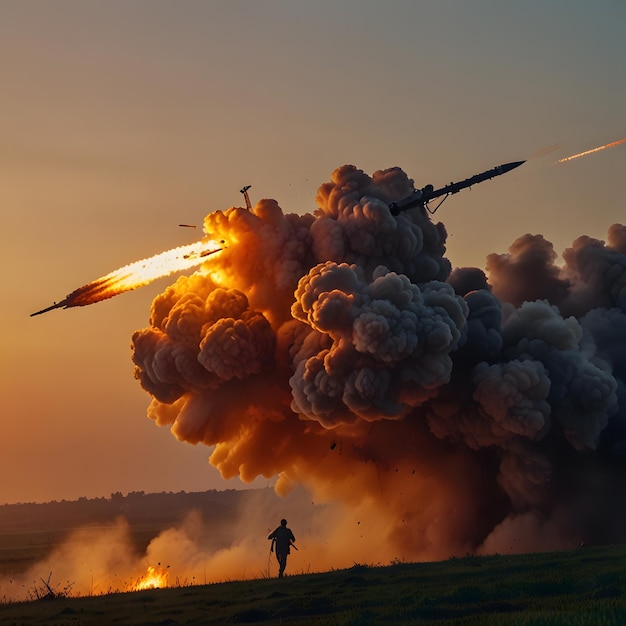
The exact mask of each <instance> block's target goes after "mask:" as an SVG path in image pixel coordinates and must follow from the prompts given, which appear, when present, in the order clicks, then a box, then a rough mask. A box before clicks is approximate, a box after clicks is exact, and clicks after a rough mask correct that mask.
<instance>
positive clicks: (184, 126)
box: [0, 0, 626, 503]
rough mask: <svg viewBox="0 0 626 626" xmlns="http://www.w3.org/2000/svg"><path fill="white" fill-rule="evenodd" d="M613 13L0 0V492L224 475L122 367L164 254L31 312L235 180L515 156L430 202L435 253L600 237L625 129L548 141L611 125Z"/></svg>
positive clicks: (615, 48)
mask: <svg viewBox="0 0 626 626" xmlns="http://www.w3.org/2000/svg"><path fill="white" fill-rule="evenodd" d="M625 23H626V4H624V3H623V2H621V1H618V0H601V1H599V2H595V3H591V2H585V1H584V0H550V1H549V2H546V1H545V0H528V1H526V2H501V1H499V0H473V1H472V2H464V1H462V0H417V1H415V0H414V1H410V0H389V1H387V2H374V1H369V0H368V1H362V0H346V1H344V2H334V1H333V2H331V1H327V0H320V1H317V2H300V1H293V2H292V1H288V0H263V1H253V0H248V1H242V0H234V1H232V2H212V1H206V2H201V1H199V0H182V1H174V0H170V1H165V0H135V1H133V2H124V1H119V0H109V1H107V2H96V1H91V0H87V1H84V2H78V1H69V0H0V85H1V87H0V92H1V94H2V95H1V103H2V105H1V106H0V207H1V219H2V227H1V229H0V237H1V242H0V258H1V261H2V268H3V271H2V290H1V294H2V295H1V298H2V307H1V309H0V315H1V324H2V329H3V330H2V334H1V339H0V342H1V343H0V368H1V371H0V373H1V376H0V380H1V383H0V384H1V386H2V387H1V389H2V394H1V395H2V399H3V402H2V409H1V413H0V418H1V423H2V429H1V433H0V475H1V476H2V477H3V479H2V481H1V482H0V503H5V502H42V501H49V500H55V499H56V500H61V499H75V498H78V497H80V496H86V497H96V496H109V495H110V494H111V493H112V492H116V491H121V492H123V493H126V492H129V491H146V492H153V491H156V492H160V491H179V490H186V491H195V490H204V489H212V488H215V489H225V488H233V487H236V488H238V487H242V486H243V483H242V482H241V481H240V480H239V479H237V478H235V479H233V480H230V481H225V480H224V479H222V478H221V477H220V475H219V473H218V471H217V470H216V469H214V468H213V467H211V466H210V465H209V464H208V462H207V457H208V455H209V453H210V449H209V448H207V447H204V446H202V445H196V446H192V445H189V444H187V443H180V442H178V441H176V439H175V438H174V437H173V436H172V435H171V434H170V433H169V432H168V428H167V427H162V428H159V427H157V426H155V424H154V423H153V422H152V421H151V420H149V419H148V418H147V417H146V409H147V407H148V404H149V401H150V398H149V396H148V394H146V392H145V391H143V390H142V389H141V387H140V386H139V384H138V382H137V381H136V380H134V378H133V364H132V361H131V352H130V348H129V345H130V340H131V335H132V333H133V331H135V330H137V329H140V328H143V327H145V326H146V325H147V323H148V317H149V314H150V305H151V302H152V299H153V298H154V297H155V296H156V295H157V294H159V293H160V292H162V291H163V290H164V288H165V287H166V286H167V285H168V284H170V283H171V282H173V280H174V278H165V279H160V280H159V281H157V282H155V283H153V284H151V285H149V286H147V287H144V288H142V289H139V290H137V291H133V292H130V293H127V294H123V295H120V296H118V297H116V298H113V299H111V300H108V301H106V302H102V303H98V304H94V305H91V306H88V307H79V308H73V309H68V310H55V311H51V312H50V313H46V314H45V315H42V316H38V317H34V318H31V317H29V315H30V313H33V312H34V311H37V310H39V309H42V308H44V307H46V306H49V305H51V304H52V303H53V302H54V301H58V300H61V299H63V298H64V297H65V296H66V295H67V294H69V293H70V292H72V291H73V290H74V289H76V288H77V287H79V286H81V285H84V284H86V283H88V282H90V281H92V280H94V279H96V278H98V277H101V276H103V275H106V274H108V273H109V272H110V271H112V270H115V269H116V268H118V267H121V266H123V265H126V264H127V263H130V262H132V261H135V260H138V259H142V258H145V257H149V256H151V255H153V254H156V253H158V252H161V251H163V250H166V249H169V248H173V247H176V246H181V245H184V244H187V243H191V242H193V241H196V240H197V239H199V238H200V236H201V234H202V232H201V225H202V220H203V218H204V216H205V215H206V214H207V213H210V212H212V211H215V210H226V209H227V208H229V207H231V206H242V205H243V198H242V196H241V194H240V193H239V189H240V188H241V187H242V186H243V185H251V189H250V191H249V193H250V197H251V199H252V202H253V203H255V202H256V201H258V200H260V199H261V198H274V199H276V200H277V201H278V203H279V204H280V206H281V207H282V208H283V211H284V212H285V213H299V214H303V213H306V212H312V211H314V210H315V194H316V192H317V189H318V187H319V185H321V184H322V183H324V182H325V181H327V180H328V179H329V177H330V175H331V173H332V171H333V170H334V169H335V168H337V167H339V166H340V165H343V164H347V163H351V164H354V165H355V166H357V167H358V168H361V169H363V170H364V171H365V172H367V173H369V174H372V173H373V172H374V171H375V170H378V169H383V168H388V167H391V166H395V165H397V166H399V167H401V168H402V169H403V170H404V171H405V172H406V173H407V174H408V176H409V177H411V178H412V179H413V180H414V181H415V185H416V186H419V187H421V186H423V185H425V184H427V183H432V184H433V185H435V187H438V186H442V185H445V184H447V183H449V182H450V181H452V180H461V179H464V178H467V177H469V176H471V175H473V174H476V173H478V172H481V171H483V170H486V169H489V168H491V167H493V166H495V165H498V164H501V163H505V162H509V161H515V160H522V159H528V162H527V163H526V164H525V165H524V166H523V167H521V168H518V169H517V170H515V171H514V172H512V173H510V174H507V175H506V176H503V177H501V178H498V179H495V180H492V181H489V182H486V183H484V184H482V185H480V186H477V187H474V188H472V189H471V190H469V191H464V192H463V193H461V194H459V195H456V196H454V197H452V198H450V199H448V200H447V202H446V203H445V204H444V205H443V207H441V209H440V210H439V212H438V213H437V215H436V218H437V220H440V221H442V222H443V223H444V224H445V226H446V228H447V230H448V240H447V249H448V252H447V256H448V258H449V259H450V260H451V261H452V264H453V266H468V265H471V266H476V267H479V268H484V263H485V258H486V256H487V255H488V254H489V253H491V252H498V253H504V252H506V251H507V249H508V246H509V245H510V244H511V243H512V242H513V241H514V240H515V239H516V238H517V237H519V236H521V235H523V234H525V233H533V234H538V233H541V234H543V235H544V237H545V238H546V239H548V240H549V241H551V242H552V243H553V244H554V247H555V249H556V250H557V251H558V252H561V251H562V250H563V249H564V248H565V247H567V246H569V245H571V243H572V241H573V240H574V239H575V238H576V237H578V236H579V235H582V234H587V235H590V236H592V237H596V238H599V239H605V237H606V233H607V229H608V227H609V226H610V225H611V224H613V223H615V222H620V221H621V223H624V219H625V218H624V216H625V215H626V208H625V206H624V191H623V189H624V187H623V185H624V173H625V172H626V144H623V145H619V146H615V147H613V148H611V149H607V150H605V151H601V152H597V153H594V154H590V155H588V156H585V157H581V158H579V159H576V160H572V161H569V162H566V163H562V164H559V165H554V163H555V161H557V160H558V159H560V158H563V157H566V156H568V155H572V154H576V153H579V152H583V151H586V150H588V149H592V148H594V147H597V146H600V145H604V144H608V143H610V142H614V141H617V140H619V139H622V138H624V137H626V74H625V73H624V59H626V39H625V38H624V35H623V30H624V24H625ZM179 223H189V224H197V226H198V228H197V229H196V230H192V229H185V228H179V227H178V224H179ZM274 481H275V479H274V478H260V479H257V481H255V483H254V484H255V485H257V486H264V485H268V484H270V485H271V484H273V483H274Z"/></svg>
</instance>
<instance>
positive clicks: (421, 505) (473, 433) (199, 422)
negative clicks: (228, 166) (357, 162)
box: [133, 166, 626, 567]
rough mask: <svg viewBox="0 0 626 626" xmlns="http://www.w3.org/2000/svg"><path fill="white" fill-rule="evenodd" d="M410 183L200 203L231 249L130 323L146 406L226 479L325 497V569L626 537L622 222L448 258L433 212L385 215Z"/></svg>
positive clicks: (342, 184) (381, 175) (350, 169)
mask: <svg viewBox="0 0 626 626" xmlns="http://www.w3.org/2000/svg"><path fill="white" fill-rule="evenodd" d="M413 188H414V185H413V181H412V180H410V179H409V178H408V177H407V176H406V174H405V173H404V172H403V171H402V170H401V169H399V168H391V169H388V170H384V171H378V172H375V173H374V174H373V175H372V176H369V175H367V174H365V173H364V172H363V171H361V170H359V169H357V168H355V167H354V166H343V167H341V168H339V169H337V170H336V171H335V172H333V174H332V177H331V180H330V181H328V182H327V183H324V184H323V185H322V186H321V187H320V189H319V191H318V194H317V198H316V203H317V209H316V210H315V212H314V213H313V214H311V213H306V214H303V215H297V214H293V213H288V214H285V213H283V211H282V209H281V207H280V206H279V205H278V203H277V202H276V201H274V200H262V201H260V202H259V203H258V204H257V205H256V206H255V207H253V208H252V210H249V211H248V210H246V209H244V208H242V207H235V208H230V209H228V210H226V211H224V212H222V211H216V212H215V213H211V214H210V215H208V216H207V217H206V218H205V231H206V232H210V233H212V234H213V236H214V237H216V238H218V239H219V238H223V239H224V240H226V241H228V244H229V245H228V248H226V249H224V250H223V252H222V253H220V255H219V256H218V257H216V258H215V259H214V260H213V261H212V263H211V264H207V266H210V271H211V273H209V271H203V272H202V273H196V274H193V275H191V276H183V277H180V278H179V279H178V280H177V281H176V282H175V283H174V284H173V285H171V286H170V287H168V288H167V289H166V290H165V291H164V293H162V294H161V295H159V296H157V297H156V299H155V300H154V302H153V303H152V310H151V315H150V323H149V325H148V327H146V328H144V329H142V330H139V331H137V332H135V333H134V335H133V350H134V353H133V360H134V363H135V366H136V367H135V376H136V378H137V379H138V380H139V381H140V383H141V385H142V387H143V388H144V389H145V390H146V391H147V392H149V393H150V394H151V395H152V398H153V399H152V402H151V405H150V408H149V410H148V415H149V417H151V418H152V419H153V420H154V421H155V422H156V423H157V424H158V425H162V426H163V425H168V426H169V427H170V428H171V430H172V433H173V434H174V435H175V436H176V437H177V438H178V439H179V440H181V441H186V442H189V443H193V444H197V443H202V444H204V445H206V446H208V447H210V448H211V449H212V451H211V456H210V462H211V463H212V464H213V465H215V466H216V467H217V468H218V469H219V471H220V472H221V474H222V475H223V476H224V478H232V477H234V476H240V477H241V478H242V479H243V480H244V481H252V480H253V479H254V478H255V477H257V476H265V477H267V478H272V477H276V483H275V489H276V491H277V493H278V494H279V495H283V496H285V495H287V494H289V492H290V490H291V489H292V488H293V487H294V485H304V486H305V487H306V488H307V489H309V490H310V491H311V492H312V494H313V497H314V499H315V500H316V501H318V502H327V501H333V502H340V503H341V506H342V507H343V508H342V513H341V515H340V517H338V518H337V519H335V521H334V523H333V525H332V533H333V536H338V537H339V539H338V540H337V541H334V542H333V543H332V545H331V547H330V548H329V553H328V559H327V560H326V561H325V562H326V563H329V566H330V567H332V566H333V565H332V563H333V557H334V558H335V559H336V561H335V562H337V563H338V562H339V561H340V558H339V555H340V554H343V552H344V551H345V549H346V546H349V549H348V551H349V552H351V556H352V558H353V561H372V560H379V559H381V556H380V555H381V554H383V555H388V557H389V558H400V559H427V558H428V559H431V558H443V557H446V556H449V555H451V554H465V553H466V552H480V551H496V550H497V551H500V552H502V551H509V550H516V549H518V546H522V545H523V546H524V549H532V547H533V546H535V547H536V548H541V549H545V548H546V545H545V542H542V540H541V539H540V537H539V535H542V529H543V530H544V531H545V533H543V536H544V537H550V538H551V541H550V545H551V546H553V547H559V548H561V547H565V546H568V545H577V544H578V543H579V542H580V541H581V540H584V541H586V542H594V541H607V540H609V539H611V540H626V536H625V535H624V532H625V531H624V530H623V529H624V528H626V523H622V522H626V511H625V510H624V507H623V506H621V505H620V506H616V505H615V502H617V501H621V500H620V498H619V497H618V493H619V489H620V485H622V484H623V478H624V474H626V469H625V468H624V459H625V458H626V454H625V453H624V450H626V392H625V391H624V390H625V389H626V383H625V381H626V362H625V361H624V357H623V355H624V354H626V295H625V294H626V228H625V227H624V226H620V225H614V226H612V227H611V229H610V231H609V241H608V244H605V243H604V242H601V241H597V240H595V239H591V238H588V237H581V238H580V239H578V240H576V241H575V242H574V244H573V246H572V248H570V249H568V250H566V251H565V253H564V255H563V256H564V260H565V264H564V266H563V267H560V266H559V265H558V264H557V263H556V253H555V252H554V250H553V249H552V246H551V244H550V243H549V242H547V241H546V240H544V239H543V238H542V237H541V236H539V235H525V236H524V237H521V238H520V239H519V240H518V241H516V242H515V243H514V244H513V245H512V247H511V249H510V251H509V253H508V254H500V255H496V254H493V255H490V256H489V258H488V266H487V270H488V276H487V275H486V274H485V273H484V272H483V271H481V270H480V269H477V268H457V269H454V270H452V267H451V264H450V262H449V261H448V260H447V259H446V257H445V242H446V236H447V233H446V230H445V227H444V225H443V224H441V223H434V222H432V221H431V218H430V217H429V216H428V214H427V213H426V212H425V211H423V210H421V209H420V208H416V209H413V210H411V211H406V212H403V213H401V214H400V215H398V216H393V215H392V214H391V212H390V211H389V207H388V204H389V203H390V202H393V201H397V200H399V199H401V198H403V197H405V196H408V195H410V194H411V193H412V190H413ZM204 269H205V268H203V270H204ZM598 484H601V485H602V486H603V488H602V489H599V488H597V485H598ZM609 509H610V510H611V515H610V516H609V515H606V511H607V510H609ZM616 520H620V523H619V524H618V523H617V521H616ZM294 532H295V534H296V536H298V532H297V528H294ZM322 532H325V529H324V531H322ZM336 533H338V535H336ZM357 537H359V538H362V539H359V540H358V541H357V540H356V538H357ZM515 537H517V538H519V543H516V540H515ZM522 537H523V538H524V541H522V540H521V538H522ZM320 553H321V551H320ZM298 555H299V556H302V553H298ZM342 558H345V557H343V556H342Z"/></svg>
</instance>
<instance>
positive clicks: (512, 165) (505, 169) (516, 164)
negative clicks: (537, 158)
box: [500, 161, 526, 174]
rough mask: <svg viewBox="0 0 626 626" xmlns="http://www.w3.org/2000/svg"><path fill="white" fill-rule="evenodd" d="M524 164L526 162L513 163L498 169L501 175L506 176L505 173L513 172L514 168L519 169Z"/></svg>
mask: <svg viewBox="0 0 626 626" xmlns="http://www.w3.org/2000/svg"><path fill="white" fill-rule="evenodd" d="M524 163H526V161H513V162H512V163H505V164H504V165H501V166H500V167H501V168H502V173H503V174H506V173H507V172H510V171H511V170H514V169H515V168H516V167H519V166H520V165H524Z"/></svg>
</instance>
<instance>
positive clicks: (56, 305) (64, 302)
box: [30, 298, 71, 317]
mask: <svg viewBox="0 0 626 626" xmlns="http://www.w3.org/2000/svg"><path fill="white" fill-rule="evenodd" d="M69 306H71V304H70V301H69V298H65V300H61V302H55V303H54V304H53V305H52V306H49V307H47V308H45V309H41V311H37V312H36V313H31V314H30V316H31V317H35V315H41V314H42V313H47V312H48V311H52V310H53V309H60V308H61V307H64V308H66V309H67V308H68V307H69Z"/></svg>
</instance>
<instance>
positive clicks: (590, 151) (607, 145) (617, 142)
mask: <svg viewBox="0 0 626 626" xmlns="http://www.w3.org/2000/svg"><path fill="white" fill-rule="evenodd" d="M625 142H626V137H625V138H624V139H620V140H619V141H613V142H611V143H607V144H606V145H604V146H598V147H597V148H593V149H591V150H585V151H584V152H579V153H578V154H573V155H572V156H568V157H565V158H564V159H559V160H558V161H557V164H558V163H565V162H566V161H573V160H574V159H578V158H580V157H584V156H587V155H588V154H593V153H594V152H600V150H606V149H607V148H614V147H615V146H619V145H620V144H622V143H625Z"/></svg>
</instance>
